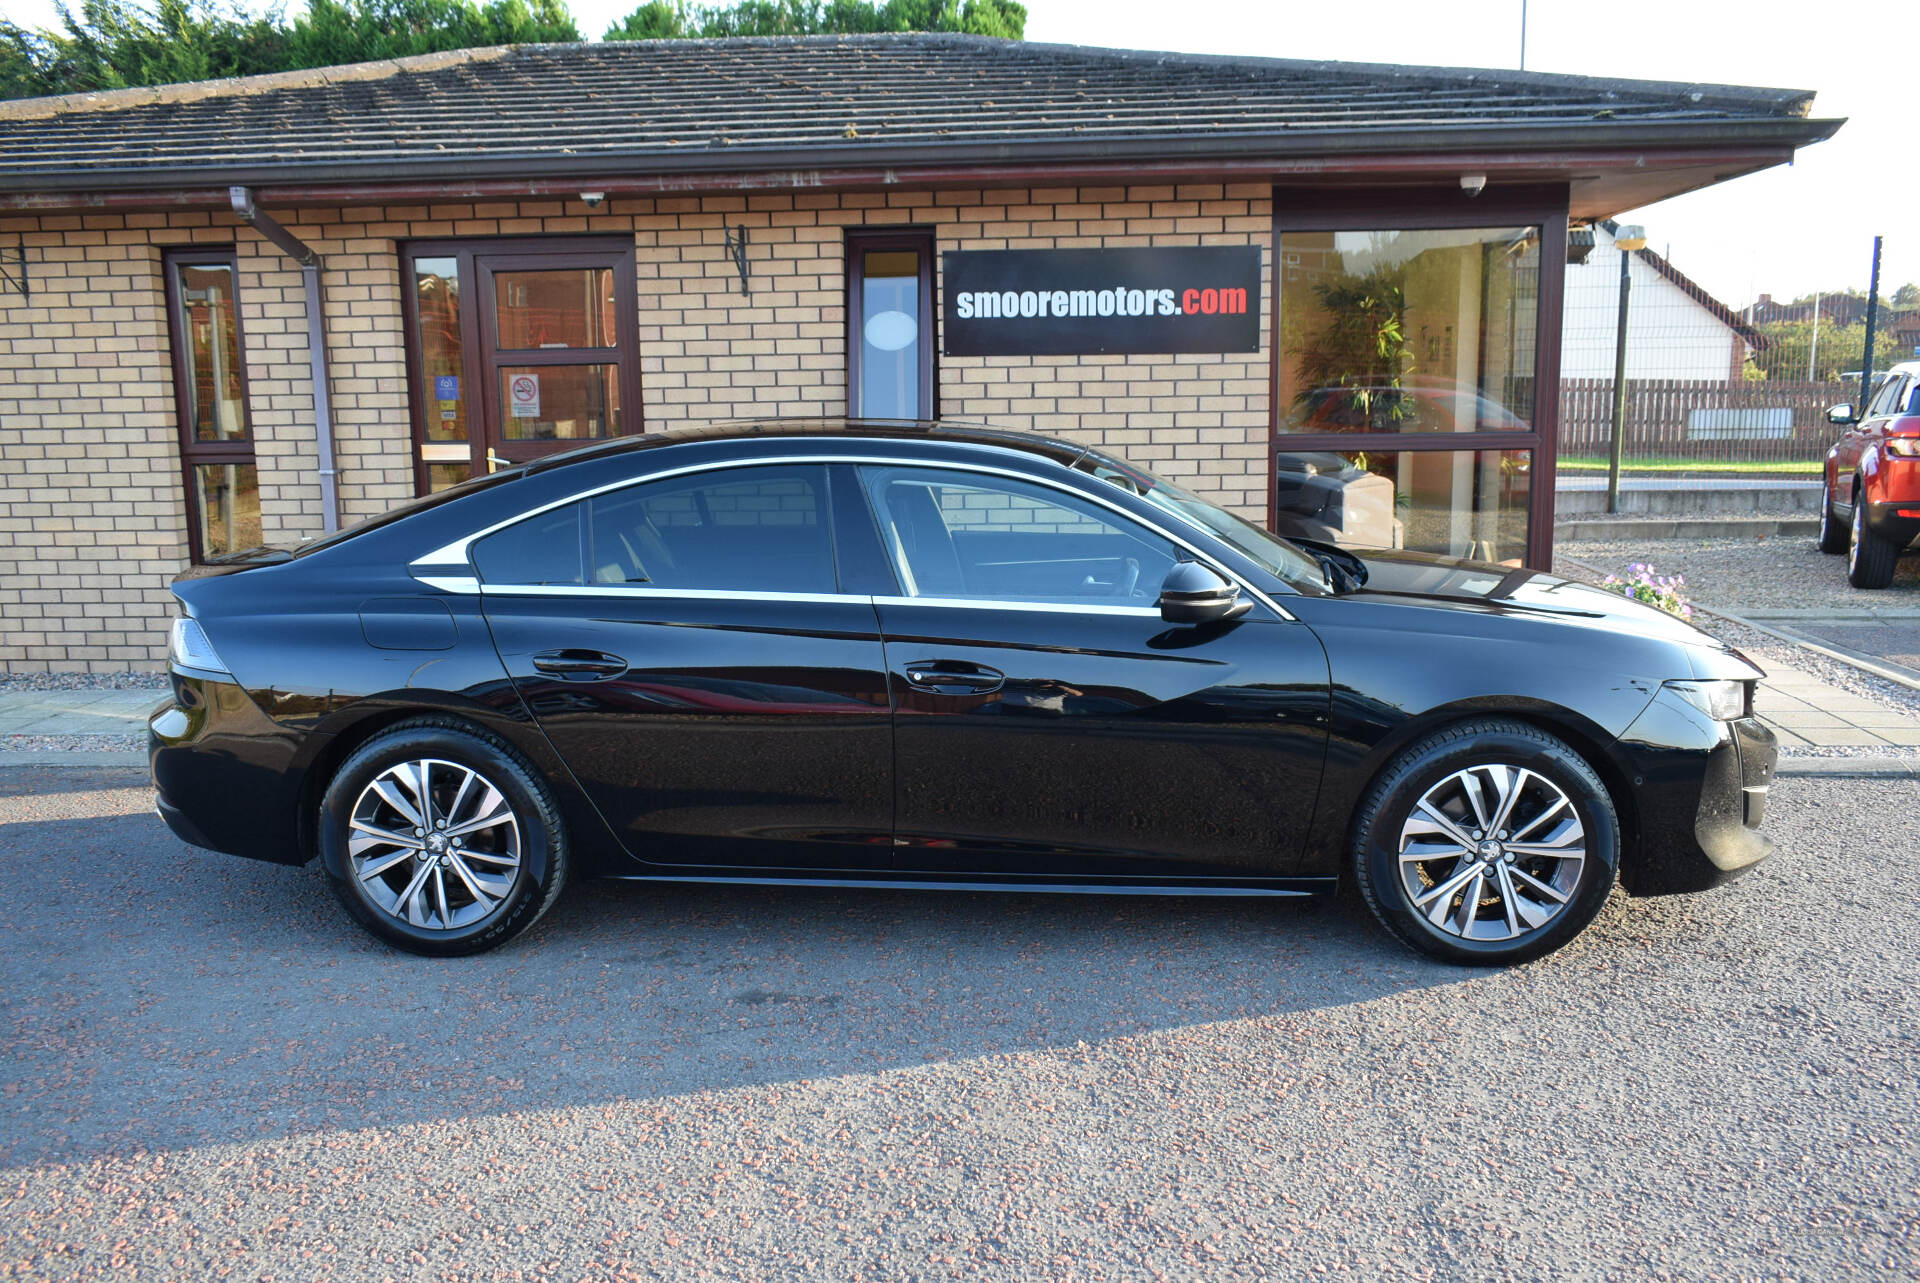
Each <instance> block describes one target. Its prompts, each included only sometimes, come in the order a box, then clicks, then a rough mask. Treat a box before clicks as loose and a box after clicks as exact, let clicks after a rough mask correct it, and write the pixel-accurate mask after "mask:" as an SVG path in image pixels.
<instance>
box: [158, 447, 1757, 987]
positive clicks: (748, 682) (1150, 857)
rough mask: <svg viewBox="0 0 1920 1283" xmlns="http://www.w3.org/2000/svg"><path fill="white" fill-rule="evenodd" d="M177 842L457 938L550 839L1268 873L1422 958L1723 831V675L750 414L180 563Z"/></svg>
mask: <svg viewBox="0 0 1920 1283" xmlns="http://www.w3.org/2000/svg"><path fill="white" fill-rule="evenodd" d="M174 591H175V593H176V594H177V595H178V597H179V599H180V603H181V607H182V614H181V617H180V618H179V619H178V620H177V621H176V622H175V624H174V629H173V636H172V646H171V654H172V663H171V671H172V679H173V697H172V699H171V700H170V701H169V702H168V703H167V704H165V705H164V706H162V707H161V708H160V709H159V710H157V711H156V712H155V713H154V715H153V717H152V719H151V724H150V731H151V740H152V764H153V777H154V782H155V785H156V786H157V789H158V792H159V799H160V801H159V810H160V814H161V815H162V816H163V817H164V818H165V819H166V822H167V823H168V824H169V825H170V826H171V827H172V829H173V831H174V832H175V833H177V834H178V835H179V836H180V837H182V838H184V839H185V840H186V841H188V842H190V843H193V844H195V845H198V846H204V847H210V848H212V849H214V850H217V851H227V852H232V853H234V854H237V855H245V856H252V857H255V858H259V859H265V860H274V861H280V862H283V863H288V864H300V863H304V862H306V861H308V860H312V859H314V858H316V857H317V858H319V859H320V860H321V861H322V862H323V864H324V866H325V868H326V871H327V874H328V875H329V877H330V878H331V879H332V882H333V885H334V887H335V888H336V889H337V891H338V893H339V896H340V899H341V901H342V902H343V903H344V904H345V906H346V908H347V910H348V912H349V913H351V914H352V915H353V917H354V918H355V919H357V920H358V921H359V922H360V923H361V924H362V925H363V926H365V927H366V928H367V929H368V930H370V931H372V932H373V933H374V934H376V935H378V936H380V937H381V938H383V939H385V940H388V941H390V942H392V943H393V944H395V945H398V946H400V947H401V948H404V949H410V950H413V951H415V952H418V953H424V954H440V955H446V954H461V953H471V952H475V951H478V950H481V949H486V948H490V947H491V946H494V945H497V944H499V943H501V942H502V941H504V940H507V939H509V938H510V937H512V936H513V935H515V934H516V933H518V932H520V931H523V930H525V929H526V928H527V927H528V926H529V925H530V924H531V923H533V922H534V921H535V920H536V919H538V918H539V917H540V915H541V914H542V913H543V912H545V911H546V909H547V908H548V906H550V905H551V904H552V903H553V902H554V899H555V898H556V897H557V896H558V895H559V893H560V889H561V887H562V885H563V884H564V883H565V882H566V880H567V879H568V878H569V877H570V876H578V875H581V874H597V875H602V876H612V877H621V878H631V879H651V880H666V881H698V882H761V883H768V882H782V883H803V884H813V885H834V886H849V887H923V888H939V889H958V888H969V889H980V890H1000V891H1073V892H1100V893H1109V894H1111V893H1131V894H1154V895H1159V894H1180V895H1240V896H1298V895H1311V894H1320V893H1325V892H1330V891H1332V890H1334V889H1335V887H1336V886H1337V885H1338V882H1339V880H1340V878H1342V877H1343V876H1347V877H1351V878H1352V879H1353V881H1354V883H1355V884H1356V885H1357V886H1358V887H1359V889H1360V891H1361V893H1362V894H1363V895H1364V896H1365V898H1366V900H1367V903H1368V904H1369V905H1371V906H1372V908H1373V910H1374V911H1375V913H1377V914H1378V916H1379V918H1380V921H1381V922H1382V923H1384V924H1385V925H1386V927H1387V929H1388V930H1390V931H1391V932H1392V933H1393V934H1395V935H1397V936H1398V937H1400V939H1402V940H1403V941H1405V942H1407V943H1408V944H1410V945H1412V946H1413V947H1415V948H1417V949H1420V950H1423V951H1424V952H1426V953H1429V954H1432V955H1434V956H1436V957H1439V958H1444V959H1449V960H1453V961H1460V962H1474V963H1492V962H1516V961H1521V960H1524V959H1527V958H1532V957H1536V956H1538V955H1540V954H1542V953H1545V952H1547V951H1549V950H1552V949H1555V948H1557V947H1559V946H1560V945H1562V944H1564V943H1565V942H1566V941H1567V940H1569V939H1571V938H1572V937H1573V936H1575V935H1576V934H1578V933H1579V932H1580V931H1581V930H1582V929H1583V928H1584V927H1585V926H1586V925H1587V924H1588V922H1590V921H1591V920H1592V919H1593V917H1594V915H1595V913H1596V912H1597V911H1598V910H1599V908H1600V905H1601V903H1602V902H1603V901H1604V900H1605V899H1606V898H1607V895H1608V893H1609V892H1610V891H1611V890H1612V888H1613V886H1614V884H1615V882H1616V880H1617V881H1618V882H1620V883H1621V884H1623V885H1624V886H1625V887H1626V889H1627V890H1628V891H1629V892H1631V893H1633V894H1636V895H1660V894H1667V893H1671V892H1683V891H1700V890H1704V889H1706V888H1708V887H1712V886H1715V885H1716V884H1718V883H1721V882H1723V881H1725V880H1727V879H1728V878H1731V877H1733V876H1734V875H1736V874H1738V873H1739V872H1741V871H1742V870H1744V869H1747V868H1749V867H1751V866H1752V865H1753V864H1755V863H1756V862H1758V861H1759V860H1761V859H1763V858H1764V857H1765V856H1766V855H1767V853H1768V851H1769V850H1770V846H1771V844H1770V843H1769V841H1768V840H1767V838H1766V837H1765V836H1763V835H1762V834H1761V833H1760V831H1759V824H1760V822H1761V818H1762V813H1763V811H1764V808H1765V801H1766V796H1767V786H1768V783H1769V779H1770V776H1771V773H1772V770H1773V764H1774V743H1773V738H1772V736H1771V735H1770V734H1769V733H1768V731H1767V730H1766V729H1765V728H1764V727H1763V726H1761V725H1760V723H1758V722H1757V721H1755V720H1754V719H1753V717H1752V703H1753V687H1754V682H1755V680H1756V679H1757V678H1758V677H1759V676H1760V675H1761V674H1760V671H1759V670H1758V669H1757V668H1755V667H1754V666H1753V665H1752V664H1751V663H1749V662H1748V661H1747V660H1746V659H1744V658H1743V657H1742V656H1740V655H1739V654H1738V653H1736V652H1735V651H1733V650H1731V649H1729V648H1728V647H1727V646H1725V645H1722V644H1721V643H1719V642H1717V641H1715V640H1714V639H1713V638H1711V637H1709V636H1707V635H1706V634H1704V633H1702V632H1700V631H1699V630H1697V629H1695V628H1693V627H1692V626H1690V625H1688V624H1685V623H1683V622H1681V621H1679V620H1677V619H1674V618H1672V617H1670V616H1667V615H1664V614H1661V613H1658V612H1656V611H1653V610H1651V609H1648V608H1646V607H1643V606H1640V605H1638V604H1636V603H1634V602H1631V601H1628V600H1627V599H1625V598H1623V597H1620V596H1616V595H1613V594H1610V593H1606V592H1602V591H1600V590H1598V589H1594V588H1591V587H1586V586H1583V585H1580V584H1575V583H1570V582H1567V581H1565V580H1561V579H1556V578H1553V577H1551V576H1549V575H1544V574H1540V573H1538V572H1535V571H1530V570H1513V569H1508V568H1505V567H1501V566H1494V565H1488V564H1484V563H1478V562H1468V561H1451V560H1445V559H1438V558H1433V557H1427V556H1420V555H1414V554H1406V553H1383V554H1378V555H1368V556H1367V557H1365V558H1364V559H1362V558H1360V557H1357V556H1355V555H1353V554H1352V553H1349V552H1346V551H1343V550H1341V549H1338V548H1335V547H1332V546H1330V545H1320V544H1312V543H1297V542H1292V541H1289V540H1285V539H1281V538H1278V537H1276V536H1274V535H1271V534H1269V533H1267V532H1266V531H1264V530H1261V529H1259V528H1257V527H1255V526H1252V525H1250V524H1248V523H1246V522H1244V521H1242V520H1241V519H1239V518H1238V517H1234V516H1232V515H1230V514H1228V513H1226V512H1223V511H1222V510H1220V509H1218V508H1216V507H1213V506H1212V505H1210V504H1208V503H1206V502H1204V501H1202V500H1200V499H1197V498H1195V497H1194V496H1192V495H1190V494H1186V493H1184V492H1182V491H1181V490H1179V489H1178V488H1177V487H1175V486H1172V485H1169V484H1167V483H1166V482H1164V481H1161V480H1158V479H1156V478H1154V477H1152V476H1150V475H1148V474H1146V473H1144V472H1141V471H1139V470H1138V469H1136V468H1133V467H1131V466H1129V465H1127V464H1126V463H1123V462H1121V461H1120V460H1118V459H1115V458H1112V457H1110V456H1108V455H1104V454H1101V453H1100V452H1098V451H1096V450H1092V449H1089V448H1087V447H1085V446H1082V445H1078V444H1074V443H1070V442H1066V441H1060V440H1055V439H1051V438H1047V437H1043V436H1037V435H1033V434H1029V433H1006V432H994V431H990V430H986V429H971V428H960V427H953V426H939V425H927V424H877V423H861V422H849V423H829V424H822V423H818V422H812V423H760V424H747V425H739V426H729V427H723V428H717V429H714V428H709V429H704V430H698V431H684V432H673V433H666V434H662V435H653V436H647V437H639V438H630V439H624V440H621V441H617V442H609V443H604V444H601V445H596V446H592V447H588V448H586V449H582V450H579V451H575V452H574V453H572V454H568V455H558V456H553V457H550V458H548V459H545V460H541V461H539V462H536V463H532V464H528V465H526V466H523V467H519V468H515V469H512V470H510V471H505V472H501V473H498V474H496V475H493V476H489V477H485V478H480V479H476V480H474V481H471V482H468V483H466V484H464V485H460V486H457V487H455V488H453V489H451V490H447V491H443V492H441V493H439V494H436V495H433V496H431V497H429V498H426V499H422V500H420V501H418V502H415V503H412V504H409V505H407V506H405V507H403V508H400V509H398V510H396V511H394V512H392V513H390V514H388V515H386V516H384V517H381V518H378V519H376V520H373V521H370V522H367V523H365V524H363V525H361V526H358V527H356V528H353V529H351V530H347V531H344V532H342V533H341V534H339V535H336V536H333V537H331V538H328V539H326V540H323V541H320V542H317V543H313V544H309V545H307V546H304V547H302V548H300V549H299V550H297V551H294V552H286V551H275V550H266V549H262V550H258V551H256V552H254V553H251V554H244V555H241V556H239V557H236V558H233V559H231V560H228V561H226V562H224V563H222V564H219V565H216V566H211V567H204V568H201V569H200V570H199V571H197V572H195V573H194V574H193V575H191V576H190V577H183V578H182V579H181V580H180V581H179V582H177V583H176V584H175V586H174Z"/></svg>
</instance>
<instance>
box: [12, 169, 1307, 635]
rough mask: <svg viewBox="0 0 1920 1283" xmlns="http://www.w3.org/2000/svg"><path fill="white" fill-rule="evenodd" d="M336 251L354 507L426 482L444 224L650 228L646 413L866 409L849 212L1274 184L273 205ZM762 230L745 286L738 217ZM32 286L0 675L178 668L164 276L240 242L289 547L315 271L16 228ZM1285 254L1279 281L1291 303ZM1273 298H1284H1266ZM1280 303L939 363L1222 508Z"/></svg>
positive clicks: (1262, 470) (264, 489)
mask: <svg viewBox="0 0 1920 1283" xmlns="http://www.w3.org/2000/svg"><path fill="white" fill-rule="evenodd" d="M273 212H274V214H275V216H276V217H277V218H279V219H280V221H282V222H283V223H285V224H286V225H287V226H288V227H290V228H291V229H292V230H293V231H294V233H295V234H296V235H298V236H299V237H301V238H302V239H303V240H305V241H306V242H307V243H308V244H310V245H312V246H313V247H314V248H315V249H316V250H318V251H319V252H320V253H321V254H322V255H323V256H324V257H325V259H326V265H327V272H326V289H327V315H326V322H327V331H328V350H329V355H330V357H331V359H332V363H333V404H334V416H335V425H336V435H337V441H338V444H337V450H336V459H337V465H338V467H339V469H340V498H341V509H342V517H343V519H344V520H346V521H353V520H357V519H359V518H361V517H365V516H369V515H372V514H374V513H377V512H380V511H383V510H384V509H386V508H388V507H390V506H391V505H393V504H394V503H397V502H399V501H401V500H403V499H405V498H407V497H409V496H410V495H411V494H412V493H413V467H412V459H411V455H410V450H411V445H410V428H409V425H408V419H407V400H406V399H407V388H406V362H405V347H404V337H403V334H402V323H401V309H400V288H401V286H400V279H399V260H398V246H399V243H400V242H401V241H403V240H406V239H409V238H423V237H456V236H527V235H555V234H568V233H583V232H592V233H599V234H607V233H617V234H624V235H631V236H632V237H633V238H634V245H635V251H636V262H637V269H636V271H637V277H638V280H637V284H638V292H639V306H640V315H639V339H640V350H641V369H642V389H641V401H642V406H643V412H644V415H645V421H646V424H647V426H648V427H650V428H656V429H657V428H663V427H669V426H672V425H675V424H681V423H689V422H697V421H703V420H716V419H729V418H742V417H751V416H758V415H823V414H824V415H832V414H840V413H844V412H845V410H846V386H845V382H846V380H845V370H846V353H845V346H846V344H845V327H846V311H845V297H844V238H845V233H846V229H848V228H849V227H867V226H887V225H900V224H913V225H917V226H928V227H931V228H933V229H934V236H935V248H936V251H943V250H950V249H1043V248H1082V247H1101V246H1110V247H1118V246H1140V245H1148V244H1155V245H1244V244H1250V243H1251V244H1258V245H1261V246H1262V247H1265V248H1268V249H1269V250H1270V248H1271V247H1270V229H1271V218H1270V202H1269V200H1268V192H1267V189H1266V188H1265V187H1264V186H1260V185H1225V186H1222V185H1201V186H1192V187H1187V186H1181V187H1172V186H1159V187H1108V188H1088V187H1080V188H1072V187H1062V188H1052V189H1047V188H1034V189H1024V188H1022V189H1012V190H989V191H940V192H925V191H923V192H880V193H833V192H806V191H802V192H795V193H781V194H752V195H736V196H688V197H674V198H659V199H635V200H614V201H610V202H609V203H608V204H607V205H606V206H605V207H603V208H601V209H589V208H587V207H586V206H585V205H583V204H581V203H579V202H577V201H554V200H540V201H533V200H528V201H501V202H481V203H476V204H467V203H461V204H452V205H444V206H442V205H433V206H406V207H400V206H394V207H385V208H382V207H364V208H362V207H355V208H347V209H337V210H335V209H316V210H299V211H282V210H275V211H273ZM735 226H745V227H746V228H748V230H749V237H750V249H749V252H748V258H749V262H750V273H751V277H752V283H753V295H752V297H751V298H750V299H749V298H745V297H743V296H742V295H741V293H740V288H739V278H738V275H737V273H736V272H735V269H734V265H733V262H732V261H731V259H730V258H729V257H728V256H727V254H726V253H725V239H726V229H727V228H729V227H735ZM14 235H18V236H20V237H21V239H22V243H23V244H24V245H25V246H26V250H27V256H28V260H29V271H30V273H31V275H32V280H33V298H32V300H31V302H30V303H29V302H26V301H23V300H22V299H21V298H20V297H19V296H18V295H17V294H11V293H9V294H7V295H5V296H0V619H3V620H4V627H3V628H0V669H4V670H6V671H47V670H52V671H71V670H92V671H113V670H119V669H125V668H130V667H131V668H147V667H153V666H156V665H158V664H159V663H160V662H161V661H162V659H163V657H164V656H163V631H164V628H165V624H166V619H167V617H168V615H169V614H170V613H171V596H170V594H169V593H168V592H167V589H166V584H167V581H168V580H169V579H170V578H171V577H172V575H173V574H174V573H175V572H176V571H177V570H178V568H179V567H180V566H181V564H182V563H183V562H184V561H185V559H186V556H187V543H186V524H185V522H186V514H185V503H184V496H183V495H182V493H181V484H180V472H179V449H178V437H177V432H176V428H175V426H174V402H173V375H172V368H171V365H170V363H169V357H168V339H167V329H166V316H165V310H164V303H163V296H162V285H161V276H160V253H161V250H162V249H163V248H164V247H166V246H169V245H180V244H192V243H201V244H232V245H234V246H235V247H236V250H237V258H238V263H239V268H240V279H239V289H240V304H241V308H240V312H241V324H242V328H243V330H244V332H245V338H246V353H245V358H246V365H247V375H248V384H249V388H248V390H249V396H250V408H251V415H252V421H253V425H254V432H255V438H256V445H255V451H256V458H257V460H258V464H259V468H260V489H261V508H262V525H263V529H264V531H265V536H266V538H267V539H268V541H269V542H291V541H296V540H298V539H300V538H301V537H303V536H307V535H311V534H315V533H318V531H319V530H320V526H321V519H320V490H319V484H318V480H317V477H316V475H315V473H316V464H317V454H316V451H315V448H314V441H313V431H312V421H313V389H312V386H311V380H310V378H309V376H308V368H307V358H306V331H305V304H304V295H303V293H302V285H301V277H300V272H299V269H298V267H297V266H296V265H295V264H294V263H293V262H292V261H291V260H290V259H288V258H287V257H286V256H285V255H283V254H282V253H281V252H280V251H279V250H278V249H276V248H275V247H274V246H272V245H271V244H269V243H267V242H265V241H264V240H262V239H261V238H260V237H259V236H258V235H257V234H256V233H255V232H253V231H252V230H251V229H250V228H247V227H244V226H241V225H240V224H238V223H237V222H236V221H235V220H233V219H232V218H231V217H230V216H228V215H225V214H209V213H204V212H181V213H168V214H124V215H74V216H39V217H11V218H7V217H0V237H4V238H7V239H11V238H12V237H13V236H14ZM1271 257H1272V256H1271V253H1269V254H1268V255H1267V256H1266V258H1267V260H1268V268H1267V279H1266V280H1264V281H1263V283H1262V290H1263V293H1265V292H1267V291H1270V290H1271ZM1269 297H1270V295H1269ZM1267 330H1268V312H1267V310H1266V309H1265V308H1264V307H1263V308H1262V311H1261V334H1262V352H1261V353H1260V354H1258V355H1249V356H1244V357H1231V358H1225V357H1213V356H1164V357H984V358H980V357H976V358H954V359H950V360H949V359H942V360H941V361H940V377H939V384H940V408H941V413H942V415H943V416H944V417H947V418H961V419H974V420H982V421H986V422H989V423H992V424H995V425H997V426H1007V427H1029V428H1036V429H1039V430H1042V431H1047V432H1053V433H1057V434H1060V435H1063V436H1069V437H1074V438H1077V439H1081V440H1086V441H1090V442H1093V443H1096V444H1100V445H1103V446H1106V447H1109V448H1112V449H1115V450H1117V451H1120V452H1123V453H1124V454H1126V456H1127V457H1128V458H1130V459H1132V460H1134V461H1136V462H1139V463H1142V464H1144V465H1146V466H1147V467H1150V468H1152V469H1154V470H1155V471H1158V472H1160V473H1162V474H1164V475H1166V476H1169V477H1172V478H1177V479H1179V480H1180V481H1181V482H1182V484H1185V485H1188V486H1190V487H1191V488H1193V489H1196V490H1199V491H1201V492H1202V493H1206V494H1208V495H1210V496H1212V497H1214V498H1216V499H1217V500H1219V501H1220V502H1223V503H1225V504H1228V505H1229V506H1232V507H1235V508H1238V509H1240V510H1241V511H1243V512H1245V513H1247V514H1248V515H1251V516H1256V517H1257V516H1259V515H1260V514H1261V513H1262V512H1263V511H1264V504H1265V477H1266V465H1265V452H1266V425H1267V414H1268V406H1267V371H1268V359H1267V351H1266V349H1267V347H1268V341H1269V336H1268V333H1267Z"/></svg>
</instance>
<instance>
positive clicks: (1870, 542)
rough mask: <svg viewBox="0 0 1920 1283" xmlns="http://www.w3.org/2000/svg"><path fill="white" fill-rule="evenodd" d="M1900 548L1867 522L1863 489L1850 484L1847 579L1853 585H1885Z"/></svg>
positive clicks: (1877, 586)
mask: <svg viewBox="0 0 1920 1283" xmlns="http://www.w3.org/2000/svg"><path fill="white" fill-rule="evenodd" d="M1899 558H1900V547H1899V545H1898V544H1896V543H1894V542H1893V540H1891V539H1888V538H1886V537H1885V536H1882V535H1877V534H1875V533H1874V532H1873V530H1872V529H1871V528H1870V527H1869V526H1868V525H1867V496H1866V488H1865V487H1864V486H1862V485H1861V484H1860V483H1859V482H1857V481H1856V482H1855V483H1854V486H1853V539H1852V542H1851V543H1850V545H1849V546H1848V548H1847V582H1848V583H1850V584H1852V585H1853V586H1854V587H1855V588H1885V587H1886V586H1887V585H1888V584H1890V583H1892V582H1893V572H1894V569H1895V566H1896V564H1897V562H1898V561H1899Z"/></svg>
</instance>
